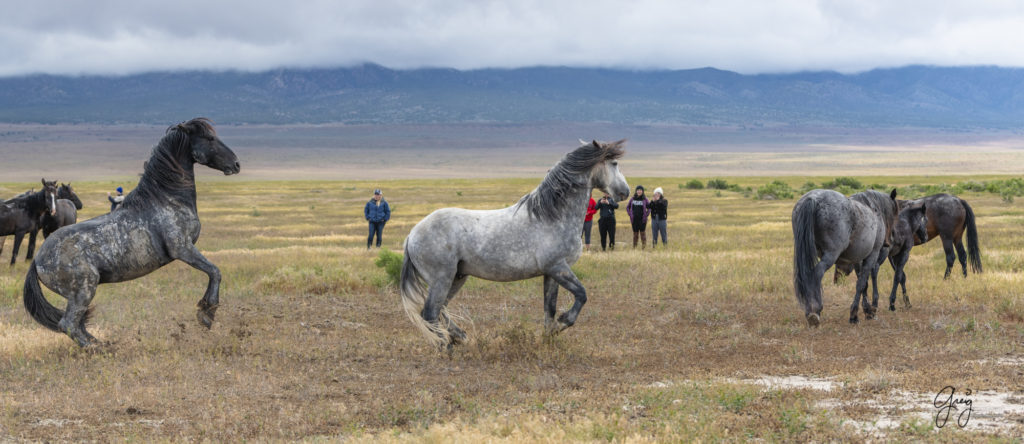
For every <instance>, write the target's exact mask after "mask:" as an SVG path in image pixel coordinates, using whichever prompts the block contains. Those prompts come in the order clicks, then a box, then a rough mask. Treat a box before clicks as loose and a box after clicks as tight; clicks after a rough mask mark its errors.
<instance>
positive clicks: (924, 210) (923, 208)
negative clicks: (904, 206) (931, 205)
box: [921, 204, 928, 213]
mask: <svg viewBox="0 0 1024 444" xmlns="http://www.w3.org/2000/svg"><path fill="white" fill-rule="evenodd" d="M921 212H922V213H927V212H928V210H927V209H926V208H925V206H924V204H921Z"/></svg>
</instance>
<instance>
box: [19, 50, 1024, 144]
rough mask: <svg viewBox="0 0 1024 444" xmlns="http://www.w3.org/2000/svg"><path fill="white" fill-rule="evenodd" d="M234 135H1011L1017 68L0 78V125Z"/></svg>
mask: <svg viewBox="0 0 1024 444" xmlns="http://www.w3.org/2000/svg"><path fill="white" fill-rule="evenodd" d="M200 115H202V116H207V117H210V118H212V119H214V121H216V122H218V123H231V124H298V123H313V124H316V123H350V124H403V123H415V124H424V123H428V124H429V123H467V122H468V123H472V122H486V123H524V122H559V121H562V122H609V123H619V124H678V125H696V126H735V127H775V126H787V125H800V126H825V127H919V128H939V129H946V130H972V129H1001V130H1015V129H1018V128H1021V126H1022V123H1024V69H1018V68H1003V67H989V66H978V67H934V66H908V67H902V68H891V69H877V70H872V71H868V72H863V73H858V74H842V73H837V72H801V73H790V74H761V75H743V74H738V73H735V72H729V71H723V70H718V69H714V68H702V69H691V70H674V71H667V70H666V71H635V70H619V69H602V68H568V67H534V68H518V69H480V70H469V71H459V70H455V69H437V68H430V69H411V70H393V69H388V68H386V67H382V66H379V65H374V64H364V65H359V66H354V67H346V68H333V69H279V70H273V71H265V72H241V71H184V72H155V73H144V74H136V75H128V76H54V75H30V76H20V77H6V78H0V122H9V123H109V124H116V123H157V124H166V123H168V122H175V121H181V120H185V119H188V118H191V117H195V116H200Z"/></svg>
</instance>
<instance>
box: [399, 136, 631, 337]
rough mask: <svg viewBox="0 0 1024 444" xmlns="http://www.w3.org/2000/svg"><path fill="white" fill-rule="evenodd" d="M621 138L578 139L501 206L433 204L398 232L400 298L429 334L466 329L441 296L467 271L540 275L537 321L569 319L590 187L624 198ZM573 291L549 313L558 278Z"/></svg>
mask: <svg viewBox="0 0 1024 444" xmlns="http://www.w3.org/2000/svg"><path fill="white" fill-rule="evenodd" d="M624 143H625V141H624V140H620V141H618V142H614V143H598V142H597V141H594V142H593V143H588V144H584V145H583V146H581V147H579V148H577V149H576V150H575V151H573V152H571V153H569V154H566V155H565V157H563V158H562V160H561V161H560V162H558V164H556V165H555V166H554V167H552V168H551V170H549V171H548V174H547V177H545V178H544V181H543V182H541V184H540V185H539V186H537V188H536V189H534V190H533V191H532V192H530V193H529V194H527V195H526V196H523V198H522V199H520V200H519V202H518V203H517V204H515V205H513V206H511V207H508V208H503V209H500V210H483V211H474V210H464V209H461V208H444V209H441V210H437V211H435V212H433V213H431V214H430V215H428V216H427V217H425V218H424V219H423V220H422V221H420V223H418V224H416V226H415V227H413V229H412V231H411V232H410V233H409V237H408V238H406V240H405V258H404V261H403V263H402V277H401V293H402V303H403V306H404V307H405V312H406V314H407V315H408V316H409V319H411V320H412V322H413V323H414V324H415V325H416V326H417V327H419V328H420V330H422V332H423V333H424V334H425V335H426V336H427V338H428V339H429V340H431V341H432V342H434V343H435V344H437V345H438V346H440V347H446V346H447V347H451V346H452V345H453V344H457V343H460V342H462V341H464V340H465V338H466V333H465V332H464V331H462V329H460V328H459V327H458V326H457V325H455V323H454V322H453V321H452V318H451V316H450V315H449V314H448V311H447V308H446V307H447V304H448V302H450V301H451V299H452V297H454V296H455V294H456V293H458V291H459V288H461V287H462V284H464V283H465V282H466V278H468V277H469V276H476V277H478V278H481V279H487V280H491V281H499V282H511V281H518V280H523V279H529V278H532V277H536V276H544V314H545V317H544V326H545V330H546V332H547V333H548V334H553V333H557V332H558V331H561V330H563V329H565V328H567V327H570V326H572V325H573V324H574V323H575V322H576V317H577V316H578V315H579V313H580V309H581V308H582V307H583V304H584V303H586V301H587V294H586V290H585V289H584V288H583V284H581V283H580V281H579V279H577V278H576V275H575V274H573V272H572V270H571V269H570V268H569V267H570V266H571V265H572V264H574V263H576V260H577V259H579V257H580V253H581V252H582V249H583V248H582V244H581V242H580V232H581V231H582V229H583V219H584V216H585V215H586V211H587V203H588V201H589V194H590V191H591V190H593V189H594V188H598V189H601V190H602V191H604V192H606V193H608V194H610V195H612V196H616V197H618V198H619V199H625V198H626V197H627V196H628V195H629V191H630V190H629V184H627V183H626V178H625V177H623V176H622V173H620V172H619V167H618V162H617V159H618V158H620V157H622V155H623V154H624V150H623V144H624ZM559 285H561V286H562V287H565V289H566V290H569V291H570V292H571V293H572V294H573V296H574V297H575V303H574V304H573V306H572V308H571V309H569V310H568V311H566V312H565V313H562V315H561V316H559V317H558V320H557V323H556V321H555V312H556V310H557V298H558V286H559Z"/></svg>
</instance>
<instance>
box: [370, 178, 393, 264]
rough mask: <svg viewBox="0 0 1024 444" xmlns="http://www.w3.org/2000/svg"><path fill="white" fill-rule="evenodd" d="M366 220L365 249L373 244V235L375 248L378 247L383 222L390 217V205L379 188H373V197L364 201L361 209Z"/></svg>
mask: <svg viewBox="0 0 1024 444" xmlns="http://www.w3.org/2000/svg"><path fill="white" fill-rule="evenodd" d="M363 215H364V216H366V221H367V222H369V223H370V236H369V237H367V238H366V249H367V250H369V249H370V246H371V245H372V244H373V236H374V235H376V236H377V248H380V242H381V236H382V235H383V234H384V224H386V223H387V222H388V220H389V219H391V207H390V206H388V201H386V200H384V193H382V192H381V191H380V188H377V189H375V190H373V198H372V199H370V201H369V202H367V203H366V208H364V209H363Z"/></svg>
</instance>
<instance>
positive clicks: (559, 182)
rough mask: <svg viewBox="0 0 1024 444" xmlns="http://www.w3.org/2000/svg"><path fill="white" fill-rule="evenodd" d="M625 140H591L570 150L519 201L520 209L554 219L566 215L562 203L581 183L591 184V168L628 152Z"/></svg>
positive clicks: (582, 184)
mask: <svg viewBox="0 0 1024 444" xmlns="http://www.w3.org/2000/svg"><path fill="white" fill-rule="evenodd" d="M625 142H626V141H625V140H620V141H618V142H611V143H598V142H594V143H588V144H586V145H583V146H581V147H579V148H576V149H575V150H574V151H572V152H571V153H569V154H566V155H565V157H563V158H562V160H560V161H559V162H558V163H557V164H555V166H554V167H552V168H551V170H549V171H548V175H547V176H546V177H544V181H543V182H541V183H540V185H537V188H535V189H534V190H533V191H531V192H530V193H529V194H527V195H525V196H523V197H522V198H521V199H519V202H518V203H516V211H518V210H519V208H520V207H523V206H525V207H526V209H527V211H529V212H530V215H531V216H533V217H536V218H538V219H540V220H543V221H553V220H556V219H558V217H559V216H561V215H562V211H560V209H561V205H562V203H563V202H564V201H565V200H566V199H567V198H568V197H569V196H571V195H572V194H573V191H576V190H577V189H578V188H580V187H584V186H587V183H588V179H589V178H590V176H589V173H590V170H591V169H593V168H594V166H595V165H597V164H599V163H601V162H604V161H606V160H613V159H618V158H620V157H622V155H623V154H625V153H626V151H625V149H624V148H623V145H624V144H625Z"/></svg>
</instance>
